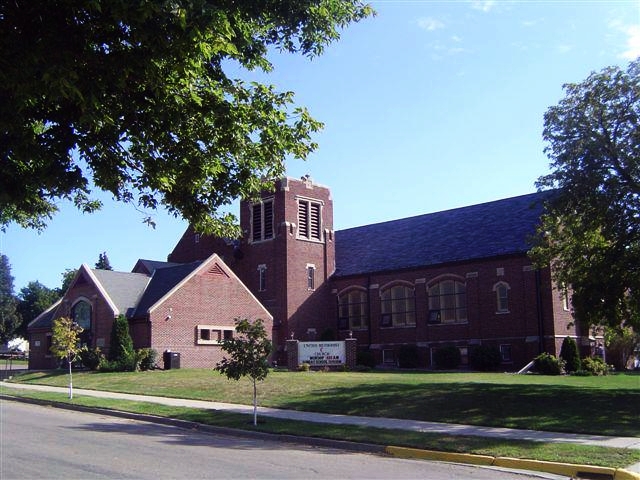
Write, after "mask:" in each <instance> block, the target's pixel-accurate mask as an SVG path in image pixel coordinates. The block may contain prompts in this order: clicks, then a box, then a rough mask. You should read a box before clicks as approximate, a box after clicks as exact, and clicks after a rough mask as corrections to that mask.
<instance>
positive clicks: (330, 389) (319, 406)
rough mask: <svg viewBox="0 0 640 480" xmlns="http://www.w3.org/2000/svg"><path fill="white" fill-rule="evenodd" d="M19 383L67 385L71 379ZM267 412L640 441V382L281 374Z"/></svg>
mask: <svg viewBox="0 0 640 480" xmlns="http://www.w3.org/2000/svg"><path fill="white" fill-rule="evenodd" d="M13 381H16V382H24V383H36V384H44V385H54V386H61V387H65V386H67V385H68V377H67V375H66V373H65V372H64V371H47V372H28V373H22V374H18V375H16V376H15V377H14V379H13ZM73 383H74V385H75V386H76V387H77V388H87V389H94V390H105V391H112V392H123V393H138V394H146V395H155V396H162V397H175V398H188V399H195V400H208V401H218V402H228V403H245V404H251V402H252V385H251V382H250V381H249V380H247V379H241V380H240V381H238V382H236V381H233V380H228V379H227V378H226V377H224V376H223V375H220V374H218V373H216V372H213V371H212V370H210V369H173V370H167V371H162V370H156V371H150V372H126V373H103V372H77V373H74V375H73ZM258 395H259V397H260V398H259V404H260V405H261V406H265V407H273V408H282V409H288V410H300V411H308V412H320V413H330V414H344V415H363V416H370V417H386V418H402V419H412V420H422V421H434V422H444V423H460V424H466V425H480V426H490V427H506V428H517V429H531V430H542V431H550V432H568V433H582V434H597V435H609V436H640V422H638V418H640V375H639V374H634V373H625V374H617V375H609V376H606V377H580V376H547V375H513V374H506V373H477V372H456V373H442V372H397V371H396V372H384V371H374V372H331V373H326V372H280V371H273V372H271V373H270V374H269V376H268V377H267V378H266V379H265V380H264V381H263V382H260V385H259V386H258Z"/></svg>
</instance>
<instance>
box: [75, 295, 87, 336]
mask: <svg viewBox="0 0 640 480" xmlns="http://www.w3.org/2000/svg"><path fill="white" fill-rule="evenodd" d="M71 318H72V319H73V321H74V322H75V323H77V324H78V325H79V326H80V327H82V329H83V330H84V331H88V330H91V304H89V302H85V301H84V300H80V301H79V302H77V303H76V304H75V305H74V306H73V308H72V309H71Z"/></svg>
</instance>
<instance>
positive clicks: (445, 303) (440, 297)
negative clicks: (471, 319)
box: [428, 279, 467, 323]
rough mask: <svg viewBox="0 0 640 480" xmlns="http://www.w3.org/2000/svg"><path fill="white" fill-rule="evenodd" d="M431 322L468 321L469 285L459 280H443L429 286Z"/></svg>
mask: <svg viewBox="0 0 640 480" xmlns="http://www.w3.org/2000/svg"><path fill="white" fill-rule="evenodd" d="M428 292H429V323H458V322H466V321H467V287H466V285H465V284H464V282H460V281H458V280H453V279H451V280H449V279H447V280H441V281H439V282H437V283H434V284H433V285H431V286H429V290H428Z"/></svg>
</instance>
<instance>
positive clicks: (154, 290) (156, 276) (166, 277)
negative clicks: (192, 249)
mask: <svg viewBox="0 0 640 480" xmlns="http://www.w3.org/2000/svg"><path fill="white" fill-rule="evenodd" d="M201 263H202V262H192V263H184V264H177V265H176V266H173V267H166V268H159V269H156V270H155V271H154V272H153V275H151V281H150V282H149V286H148V287H147V289H146V291H145V292H144V295H143V296H142V298H141V299H140V302H139V303H138V306H137V308H136V311H135V314H134V316H140V315H144V314H145V313H147V312H148V310H149V309H150V308H151V307H152V306H153V305H155V303H156V302H157V301H158V300H160V299H161V298H162V297H163V296H164V295H166V294H167V293H168V292H169V291H171V289H173V288H174V287H175V286H176V285H178V284H179V283H180V282H181V281H182V280H183V279H185V278H186V277H187V276H188V275H189V274H191V272H193V271H194V270H195V269H196V268H198V266H199V265H200V264H201Z"/></svg>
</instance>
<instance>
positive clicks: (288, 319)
mask: <svg viewBox="0 0 640 480" xmlns="http://www.w3.org/2000/svg"><path fill="white" fill-rule="evenodd" d="M547 195H548V193H534V194H529V195H523V196H518V197H513V198H507V199H503V200H498V201H494V202H489V203H484V204H480V205H472V206H468V207H463V208H457V209H453V210H448V211H443V212H437V213H431V214H426V215H420V216H415V217H410V218H404V219H399V220H394V221H389V222H384V223H378V224H373V225H365V226H361V227H355V228H349V229H345V230H340V231H335V230H334V228H333V202H332V199H331V192H330V190H329V188H327V187H325V186H322V185H319V184H317V183H315V182H314V181H313V180H312V179H311V178H309V177H308V176H305V177H303V178H302V179H293V178H283V179H281V180H279V181H278V182H277V183H276V186H275V189H274V190H273V191H269V192H264V193H263V194H262V197H261V199H260V201H258V202H247V201H245V202H242V203H241V204H240V226H241V230H242V237H241V238H240V239H238V240H227V239H221V238H215V237H211V236H202V235H200V234H198V233H196V232H194V231H193V230H192V229H191V228H188V229H187V230H186V231H185V233H184V234H183V235H182V238H180V240H179V241H178V243H177V244H176V246H175V248H174V249H173V251H172V252H171V253H170V254H169V255H168V258H167V262H157V261H155V262H154V261H148V260H140V261H139V262H138V263H137V264H136V265H135V267H134V268H133V271H132V272H110V271H104V270H92V269H90V268H89V267H88V266H86V265H83V266H82V267H81V268H80V269H79V271H78V274H77V276H76V279H75V280H74V282H73V283H72V285H71V287H70V288H69V290H68V291H67V292H66V294H65V296H64V297H63V298H62V299H61V301H60V302H58V303H57V304H55V305H53V306H52V307H51V308H50V309H49V310H47V311H46V312H44V313H43V314H42V315H41V316H40V317H38V318H36V319H35V320H34V321H33V322H31V324H30V325H29V336H30V349H31V358H30V368H52V367H53V366H55V359H53V358H52V357H51V355H50V352H49V351H48V345H49V344H50V336H51V322H52V320H53V319H54V318H56V317H57V316H60V315H70V316H72V317H73V318H74V319H76V320H77V321H78V322H79V323H81V324H82V325H84V326H85V333H84V334H83V335H84V337H83V341H84V342H85V343H86V344H87V345H89V346H92V347H95V346H99V347H101V348H102V349H103V351H105V350H108V345H109V335H110V328H111V325H112V322H113V318H114V317H115V316H117V315H118V314H124V315H126V316H127V318H128V319H129V324H130V331H131V335H132V337H133V340H134V346H135V348H142V347H151V348H154V349H156V350H157V351H158V352H159V353H160V352H163V351H165V350H172V351H177V352H180V353H181V355H182V366H183V367H212V366H213V365H215V363H216V361H217V360H219V359H220V358H221V350H220V341H221V339H223V338H225V337H226V336H227V335H232V334H233V321H234V319H235V318H237V317H243V318H250V319H255V318H262V319H263V320H264V321H265V324H266V325H267V328H268V329H269V330H270V331H271V332H272V339H273V342H274V346H275V352H274V359H273V360H274V361H277V362H278V363H280V364H283V363H284V361H285V359H286V352H285V345H286V341H287V340H288V339H296V340H302V341H309V340H320V339H323V338H328V339H337V340H341V339H345V338H356V340H357V345H358V350H361V351H365V350H368V351H370V352H371V353H372V354H373V356H374V357H375V360H376V362H377V364H378V365H383V366H395V365H397V362H398V353H399V351H400V349H401V348H403V346H405V345H411V346H413V347H414V348H415V349H417V352H418V357H419V365H420V367H422V368H433V367H437V365H436V364H435V362H434V352H436V351H437V350H438V349H439V348H442V347H452V346H453V347H457V348H458V349H459V352H460V355H461V360H462V366H463V367H464V366H465V364H467V363H468V360H469V355H470V352H472V349H473V348H475V347H477V346H479V345H485V346H487V345H488V346H492V347H495V348H496V349H498V350H499V352H500V355H501V359H502V365H501V368H502V369H504V370H519V369H520V368H522V367H523V366H524V365H526V364H527V363H528V362H530V361H531V360H532V359H533V358H534V357H535V356H536V355H538V354H539V353H541V352H545V351H546V352H549V353H551V354H554V355H557V354H558V353H559V351H560V346H561V344H562V340H563V339H564V338H565V337H566V336H568V335H569V336H572V337H574V338H575V339H576V341H577V343H578V345H579V346H580V347H581V349H582V350H583V354H588V353H589V348H590V343H589V341H590V339H589V336H588V332H583V331H581V330H580V328H579V326H577V325H575V324H574V323H573V318H572V315H571V312H570V309H569V302H568V298H567V295H566V292H563V291H560V290H558V289H557V288H555V286H554V284H553V282H552V280H551V275H550V271H549V269H548V268H545V269H536V268H535V267H534V266H533V265H532V263H531V260H530V259H529V258H528V256H527V251H528V250H529V248H530V246H531V245H530V243H529V240H530V238H531V237H532V235H533V234H534V233H535V230H536V226H537V225H538V223H539V219H540V215H541V212H542V208H543V202H544V199H545V197H546V196H547ZM76 317H77V318H76Z"/></svg>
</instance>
